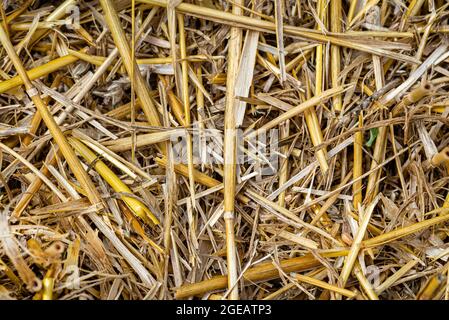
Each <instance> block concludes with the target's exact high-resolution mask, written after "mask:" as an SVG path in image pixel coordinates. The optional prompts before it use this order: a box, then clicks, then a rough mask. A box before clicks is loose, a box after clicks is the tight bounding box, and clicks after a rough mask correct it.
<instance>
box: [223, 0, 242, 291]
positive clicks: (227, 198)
mask: <svg viewBox="0 0 449 320" xmlns="http://www.w3.org/2000/svg"><path fill="white" fill-rule="evenodd" d="M235 2H236V4H238V5H243V1H242V0H237V1H235ZM232 13H233V14H234V15H237V16H238V15H241V14H242V10H241V8H240V7H238V6H237V5H233V6H232ZM241 51H242V30H241V29H240V28H236V27H232V28H231V32H230V38H229V44H228V68H227V78H226V100H225V119H224V122H225V123H224V125H225V127H224V146H223V147H224V166H223V167H224V175H223V184H224V190H225V193H224V214H223V217H224V220H225V225H226V257H227V263H228V266H227V267H228V289H229V290H230V293H229V299H230V300H238V299H239V291H238V289H239V287H238V285H237V281H238V273H237V272H238V266H237V265H238V262H237V249H236V244H235V233H234V232H235V231H234V221H235V218H234V214H235V212H234V201H235V193H236V172H237V171H236V169H237V163H236V162H237V161H236V160H237V148H236V143H237V141H236V139H237V137H236V126H235V121H236V118H235V117H236V113H235V110H236V104H237V101H236V97H235V89H236V88H235V84H236V80H237V76H238V66H239V59H240V54H241Z"/></svg>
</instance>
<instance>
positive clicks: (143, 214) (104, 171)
mask: <svg viewBox="0 0 449 320" xmlns="http://www.w3.org/2000/svg"><path fill="white" fill-rule="evenodd" d="M69 143H70V144H71V145H72V146H73V148H74V149H75V150H76V152H78V153H79V154H80V155H81V156H82V157H83V158H84V159H85V160H86V161H87V163H88V164H89V165H90V166H92V167H94V168H95V170H96V171H97V172H98V173H99V174H100V175H101V176H102V177H103V179H105V180H106V182H107V183H108V184H109V185H110V186H111V188H112V189H114V191H115V192H119V193H124V194H132V191H131V189H130V188H129V187H128V186H127V185H126V184H124V183H123V182H122V181H121V180H120V178H119V177H117V175H116V174H115V173H114V172H113V171H112V170H111V169H109V167H108V166H107V165H106V164H105V163H104V162H103V161H101V160H98V157H97V155H96V154H95V153H93V152H92V151H91V150H90V149H89V148H88V147H87V146H86V145H85V144H84V143H82V142H81V141H79V140H78V139H75V138H69ZM121 199H122V200H123V201H124V202H125V203H126V204H127V205H128V207H129V208H130V209H131V211H132V212H133V213H134V214H135V215H136V216H138V217H139V218H141V219H142V220H143V221H144V222H146V223H148V224H150V225H151V224H154V225H158V224H159V220H158V219H157V218H156V216H155V215H154V214H153V213H152V212H151V211H150V209H148V208H147V207H146V206H145V205H144V204H143V203H142V202H141V201H139V200H137V199H135V198H132V197H129V196H125V195H123V196H122V197H121Z"/></svg>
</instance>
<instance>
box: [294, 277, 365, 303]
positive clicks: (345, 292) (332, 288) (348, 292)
mask: <svg viewBox="0 0 449 320" xmlns="http://www.w3.org/2000/svg"><path fill="white" fill-rule="evenodd" d="M293 277H294V278H295V279H296V280H298V281H300V282H305V283H308V284H311V285H313V286H317V287H319V288H322V289H325V290H330V291H333V292H336V293H339V294H341V295H343V296H345V297H348V298H355V296H356V295H357V293H356V292H354V291H351V290H348V289H343V288H340V287H337V286H334V285H331V284H329V283H327V282H324V281H321V280H318V279H314V278H312V277H308V276H303V275H301V274H295V273H294V274H293Z"/></svg>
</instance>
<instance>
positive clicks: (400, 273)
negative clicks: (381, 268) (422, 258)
mask: <svg viewBox="0 0 449 320" xmlns="http://www.w3.org/2000/svg"><path fill="white" fill-rule="evenodd" d="M418 262H419V261H418V260H410V261H409V262H407V263H406V264H405V265H403V266H402V267H401V268H400V269H399V270H397V271H396V272H394V273H393V274H392V275H391V276H390V277H388V278H387V279H386V280H385V281H384V282H382V283H381V284H380V285H379V286H378V287H376V288H375V291H376V293H377V294H381V293H382V292H384V291H385V290H386V289H388V288H389V287H391V286H392V285H393V284H394V283H395V282H396V281H398V280H399V279H400V278H402V277H403V276H404V275H405V274H406V273H407V272H409V271H410V270H411V269H412V268H413V267H414V266H415V265H416V264H418Z"/></svg>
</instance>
